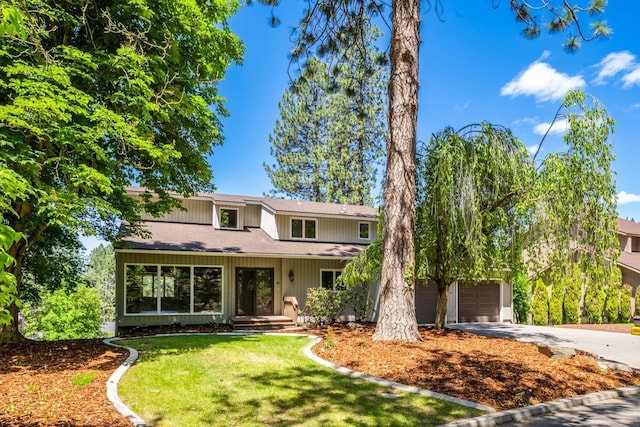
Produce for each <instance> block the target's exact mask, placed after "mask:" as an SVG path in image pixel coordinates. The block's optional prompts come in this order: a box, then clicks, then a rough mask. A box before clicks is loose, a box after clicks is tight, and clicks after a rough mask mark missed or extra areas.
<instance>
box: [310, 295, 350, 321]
mask: <svg viewBox="0 0 640 427" xmlns="http://www.w3.org/2000/svg"><path fill="white" fill-rule="evenodd" d="M343 306H344V303H343V294H342V291H332V290H329V289H325V288H309V289H307V298H306V300H305V307H304V314H305V316H306V317H307V318H308V319H309V321H310V323H311V324H313V325H315V326H327V325H331V324H333V323H335V321H336V320H337V319H338V317H339V316H340V313H341V312H342V310H343Z"/></svg>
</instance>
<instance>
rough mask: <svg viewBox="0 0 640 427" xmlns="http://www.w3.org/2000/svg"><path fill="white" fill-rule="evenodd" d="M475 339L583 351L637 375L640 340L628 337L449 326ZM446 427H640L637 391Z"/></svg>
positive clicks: (500, 326) (543, 329) (490, 325)
mask: <svg viewBox="0 0 640 427" xmlns="http://www.w3.org/2000/svg"><path fill="white" fill-rule="evenodd" d="M449 327H450V328H452V329H459V330H463V331H467V332H471V333H475V334H478V335H485V336H495V337H502V338H510V339H515V340H519V341H525V342H532V343H536V344H546V345H557V346H562V347H571V348H575V349H578V350H583V351H586V352H589V353H591V354H594V355H597V356H599V357H600V358H601V359H604V360H605V361H607V362H609V363H608V364H609V366H611V367H615V366H616V364H619V365H620V366H619V367H622V368H625V367H632V368H634V369H640V336H634V335H631V333H629V334H628V335H627V334H621V333H615V332H601V331H590V330H585V329H571V328H554V327H544V326H530V325H513V324H501V323H465V324H459V325H449ZM448 425H449V426H457V427H462V426H467V427H468V426H476V427H478V426H483V427H484V426H495V425H505V426H530V427H533V426H535V427H542V426H545V427H547V426H558V427H559V426H583V425H589V426H640V388H638V387H627V388H626V389H618V390H610V391H606V392H602V393H594V394H592V395H587V396H578V397H575V398H569V399H563V400H560V401H556V402H549V403H546V404H541V405H533V406H530V407H524V408H517V409H513V410H509V411H505V412H500V413H497V414H490V415H485V416H482V417H477V418H472V419H467V420H459V421H456V422H452V423H450V424H448Z"/></svg>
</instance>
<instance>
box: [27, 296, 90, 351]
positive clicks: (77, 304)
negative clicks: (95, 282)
mask: <svg viewBox="0 0 640 427" xmlns="http://www.w3.org/2000/svg"><path fill="white" fill-rule="evenodd" d="M101 320H102V316H101V314H100V297H99V296H98V292H97V291H96V290H95V289H93V288H87V287H85V286H79V287H78V288H77V289H76V290H74V291H71V292H68V293H67V290H65V289H57V290H55V291H54V292H52V293H50V294H47V295H45V296H44V298H43V299H42V305H41V307H40V308H39V309H38V310H37V311H32V312H31V318H30V319H28V320H27V332H30V333H31V334H34V333H40V334H42V338H43V339H45V340H66V339H78V338H95V337H98V336H100V334H101V330H102V328H101V326H102V325H101Z"/></svg>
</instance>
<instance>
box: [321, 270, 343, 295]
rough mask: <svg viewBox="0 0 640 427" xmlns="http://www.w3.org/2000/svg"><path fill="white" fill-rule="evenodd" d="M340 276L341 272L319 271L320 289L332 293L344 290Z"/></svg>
mask: <svg viewBox="0 0 640 427" xmlns="http://www.w3.org/2000/svg"><path fill="white" fill-rule="evenodd" d="M340 274H342V271H341V270H320V275H321V276H322V279H321V280H322V287H323V288H325V289H329V290H332V291H338V290H341V289H344V285H343V284H342V280H341V279H340Z"/></svg>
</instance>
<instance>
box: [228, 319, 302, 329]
mask: <svg viewBox="0 0 640 427" xmlns="http://www.w3.org/2000/svg"><path fill="white" fill-rule="evenodd" d="M229 320H230V323H231V328H232V329H233V330H234V331H274V330H280V329H296V328H297V327H298V326H297V325H296V323H295V322H294V321H293V320H291V319H290V318H288V317H285V316H233V317H231V319H229Z"/></svg>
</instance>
